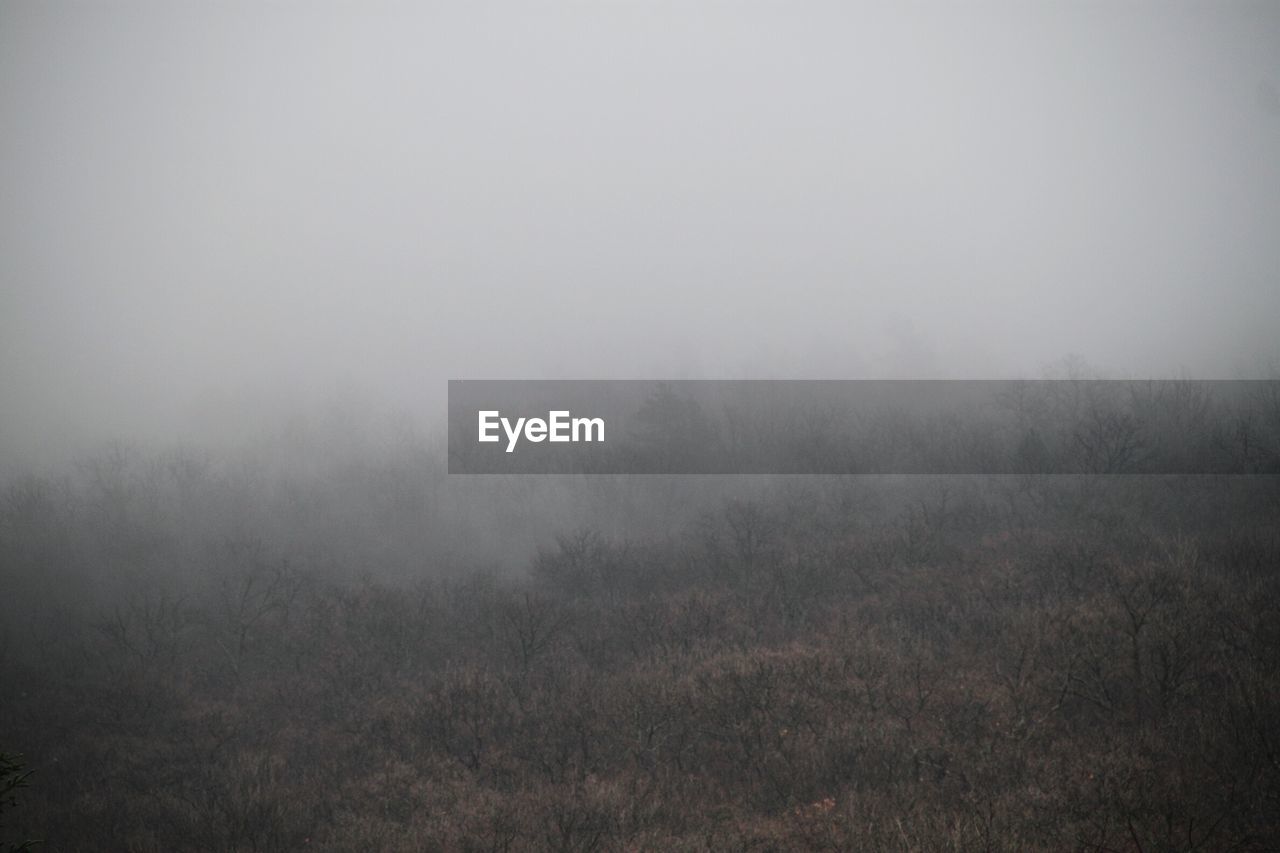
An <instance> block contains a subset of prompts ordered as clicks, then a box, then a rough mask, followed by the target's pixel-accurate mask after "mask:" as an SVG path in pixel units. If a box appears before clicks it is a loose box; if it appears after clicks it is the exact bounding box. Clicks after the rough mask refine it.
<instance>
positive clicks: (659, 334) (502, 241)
mask: <svg viewBox="0 0 1280 853" xmlns="http://www.w3.org/2000/svg"><path fill="white" fill-rule="evenodd" d="M1277 318H1280V4H1276V3H1273V2H1264V3H1255V4H1245V3H1227V2H1214V3H1197V4H1182V3H1169V2H1160V3H1150V4H1148V3H1122V2H1108V3H1078V2H1072V3H1065V2H1063V3H1052V4H1050V3H1026V2H1019V3H1010V4H1000V5H993V4H984V5H976V4H969V3H955V2H947V3H942V4H918V5H910V4H902V3H892V4H890V3H884V4H870V3H866V4H857V3H844V2H841V3H802V2H787V3H782V2H779V3H769V4H753V3H743V2H698V0H683V1H682V2H669V3H665V2H580V3H519V4H515V3H512V4H490V3H483V2H461V0H459V2H456V3H447V4H446V3H435V4H428V3H413V4H410V3H406V4H403V5H385V6H376V5H374V4H370V3H363V2H362V3H354V2H353V3H350V4H343V5H341V6H331V7H328V8H327V10H322V7H321V6H319V5H317V4H310V3H308V4H302V3H298V4H282V3H271V4H244V5H232V4H227V3H210V4H187V3H168V2H165V3H155V4H145V5H144V4H134V3H118V2H102V3H99V2H85V3H65V2H39V3H37V2H14V0H6V2H3V4H0V430H2V432H0V442H3V444H2V445H0V446H3V447H4V448H5V449H6V450H7V451H8V452H10V453H14V452H19V451H20V452H22V453H34V452H49V451H50V449H51V448H63V447H67V446H73V445H75V443H76V442H81V441H84V440H86V439H95V438H98V437H109V436H112V435H115V436H134V435H136V436H139V437H143V438H147V439H150V438H163V439H167V438H170V437H173V436H185V435H196V434H198V432H199V430H200V429H204V428H206V427H208V425H209V424H211V423H216V422H217V421H218V419H219V418H223V419H229V420H241V419H244V418H252V417H254V416H256V415H260V414H261V413H262V412H264V411H268V410H271V406H272V405H273V404H271V403H269V402H268V401H270V400H272V399H274V398H277V397H279V398H285V399H303V398H306V397H307V396H308V395H321V396H323V395H325V394H329V393H335V389H362V391H361V393H364V394H367V395H369V396H370V397H371V398H372V399H377V400H383V401H390V402H391V404H393V405H396V406H403V407H405V408H407V409H409V410H411V411H415V412H430V411H433V410H436V409H437V408H439V407H440V406H442V404H443V397H444V393H445V385H444V380H445V379H446V378H450V377H453V378H466V377H531V378H541V377H562V378H589V377H616V376H629V377H661V376H668V377H687V378H695V377H704V376H705V377H744V378H745V377H759V378H778V377H790V376H797V377H825V378H846V377H847V378H857V377H866V376H894V377H897V376H910V377H948V378H949V377H1004V376H1039V375H1041V374H1042V371H1043V369H1044V368H1045V366H1046V365H1050V364H1052V363H1054V362H1057V361H1059V360H1060V359H1061V358H1062V357H1063V356H1065V355H1067V354H1069V353H1077V354H1080V355H1082V356H1083V357H1084V358H1086V359H1087V360H1089V361H1090V362H1092V363H1094V364H1096V365H1099V366H1101V367H1104V368H1106V369H1108V370H1110V371H1113V372H1117V373H1119V374H1122V375H1133V376H1145V375H1171V374H1177V373H1179V372H1189V373H1191V374H1193V375H1199V376H1211V377H1216V376H1234V375H1239V374H1241V373H1245V374H1247V373H1250V372H1251V371H1252V372H1253V373H1256V372H1257V370H1258V368H1259V366H1260V365H1262V364H1263V363H1265V361H1266V360H1267V359H1269V358H1273V357H1274V356H1275V354H1276V351H1277V350H1276V347H1275V344H1274V342H1273V338H1274V337H1275V331H1276V325H1277V324H1276V320H1277Z"/></svg>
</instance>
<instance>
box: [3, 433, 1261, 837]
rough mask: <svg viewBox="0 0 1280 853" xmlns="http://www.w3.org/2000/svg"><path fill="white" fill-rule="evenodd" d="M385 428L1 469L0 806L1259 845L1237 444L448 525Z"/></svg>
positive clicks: (312, 820) (124, 831)
mask: <svg viewBox="0 0 1280 853" xmlns="http://www.w3.org/2000/svg"><path fill="white" fill-rule="evenodd" d="M384 451H385V452H384V453H383V455H382V456H381V457H378V458H377V459H374V460H373V461H368V459H369V457H360V458H366V463H364V464H358V463H356V462H353V461H351V459H352V458H355V457H351V458H345V457H343V458H339V456H334V457H332V458H330V459H329V461H328V463H327V464H328V465H329V467H327V468H323V469H321V468H305V467H300V468H298V469H296V470H294V471H293V472H291V473H288V474H285V473H280V472H269V471H261V470H258V471H255V470H253V469H252V467H251V466H244V465H233V464H230V463H228V462H225V461H217V460H213V459H210V458H207V457H199V456H198V455H194V454H190V453H185V454H169V455H160V456H155V457H150V456H146V455H145V454H141V453H136V452H135V453H132V454H130V453H126V452H124V451H120V450H117V451H114V452H110V453H106V454H104V455H102V456H101V457H100V458H97V459H96V460H93V461H91V462H88V463H84V464H81V465H79V466H77V467H76V468H75V469H74V471H72V472H71V473H69V474H67V475H66V476H65V477H61V478H58V477H50V478H27V479H23V480H20V481H18V482H14V483H10V484H8V485H7V487H6V491H5V492H4V500H3V505H2V506H0V560H3V569H2V571H3V574H2V577H3V579H4V595H3V620H4V622H3V634H2V635H0V639H2V643H3V645H2V646H0V750H3V751H4V752H5V753H6V755H7V756H15V755H19V754H20V755H21V767H22V768H24V769H23V771H22V772H25V771H30V775H29V776H27V777H26V778H25V782H26V783H27V784H26V786H25V787H21V788H15V789H13V790H12V791H10V792H7V793H6V797H7V799H6V801H5V802H4V803H3V804H2V806H3V810H2V811H0V833H3V835H0V841H2V842H4V843H6V844H8V845H10V846H17V845H19V844H21V843H22V842H23V841H25V840H27V839H39V840H41V842H42V843H41V845H40V846H38V847H37V848H36V849H39V850H51V851H100V850H135V851H184V850H190V851H196V850H199V851H233V850H234V851H250V850H253V851H266V850H334V851H350V850H387V851H396V850H404V851H409V850H415V851H416V850H495V851H498V850H530V849H546V850H566V851H567V850H574V851H591V850H601V851H607V850H743V849H749V850H791V849H829V850H1010V851H1013V850H1018V851H1031V850H1045V851H1048V850H1064V849H1074V850H1087V851H1114V850H1126V851H1139V850H1141V851H1156V850H1162V851H1169V850H1188V851H1189V850H1215V851H1216V850H1254V851H1262V850H1275V849H1280V525H1278V524H1277V519H1278V518H1280V482H1277V478H1275V477H1274V476H1261V477H1199V478H1197V477H1124V476H1104V475H1099V476H1094V475H1089V476H1073V477H1045V476H1010V477H999V478H988V479H981V478H897V479H894V478H844V479H841V478H826V479H823V478H777V479H774V480H763V479H759V478H757V479H752V480H749V481H748V480H744V481H743V482H741V483H739V484H738V485H736V486H734V487H733V489H727V488H725V489H722V490H721V492H720V493H713V492H708V493H705V494H704V493H698V492H697V486H696V483H697V482H699V481H696V480H692V479H690V480H680V479H679V478H675V479H661V478H657V479H652V480H643V481H639V482H630V483H628V482H626V481H625V480H614V481H608V480H599V479H595V480H593V479H590V478H580V479H573V478H569V479H567V480H564V481H560V480H555V481H550V480H546V481H544V480H539V479H537V478H532V479H521V478H512V479H509V480H496V481H485V482H482V483H480V484H479V485H477V486H475V488H476V489H477V490H482V491H477V492H475V493H473V494H471V497H470V500H471V501H472V502H473V503H474V505H475V506H483V507H485V508H486V512H487V515H475V514H472V515H470V516H469V522H468V524H466V525H462V524H461V522H459V523H458V524H445V523H444V522H445V521H447V520H448V518H447V517H446V516H445V515H443V514H442V513H443V511H442V510H439V509H438V503H439V502H440V501H442V500H443V499H444V498H443V497H441V495H440V494H437V493H436V492H433V491H432V490H431V488H432V487H429V486H426V485H424V484H427V483H433V482H435V483H439V482H442V481H443V480H445V479H447V478H445V477H444V476H443V475H441V474H440V473H439V472H438V470H436V471H434V472H432V471H428V470H425V469H420V468H416V467H415V466H421V465H426V464H427V463H425V462H423V461H422V459H423V458H424V457H419V456H408V455H397V454H398V453H400V452H401V451H397V450H391V451H386V450H385V448H384ZM557 490H558V491H557ZM449 500H450V501H451V502H452V504H463V503H465V501H464V500H463V497H461V496H459V495H458V494H454V495H453V496H452V497H450V498H449ZM619 507H623V508H624V509H622V510H619V509H618V508H619ZM450 528H451V530H450ZM485 528H490V529H491V531H492V535H493V537H494V538H495V540H496V539H497V538H498V537H500V536H502V535H504V534H507V533H509V532H510V530H512V529H515V528H519V529H521V530H528V531H532V532H533V538H532V539H530V540H529V541H530V543H533V544H531V545H530V547H529V548H528V550H527V552H526V553H525V554H524V555H523V556H520V555H516V556H514V557H512V558H511V560H509V561H508V564H507V565H508V568H507V569H505V570H504V569H502V568H501V565H502V563H501V561H498V560H494V559H489V558H484V559H481V558H479V557H477V558H474V559H472V558H470V557H468V555H467V554H466V553H465V552H463V551H461V550H459V547H458V546H457V544H456V543H457V542H458V541H461V539H464V538H467V537H474V538H475V539H476V541H477V542H480V541H483V540H484V536H485ZM448 537H452V538H448ZM539 537H540V538H539ZM433 541H435V542H437V543H438V542H440V541H447V542H448V543H449V545H448V547H447V548H446V547H434V548H433V547H432V542H433ZM512 567H514V568H512ZM16 766H17V765H15V767H16ZM15 772H16V770H15ZM10 794H11V795H12V796H9V795H10ZM0 849H3V848H0Z"/></svg>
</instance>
